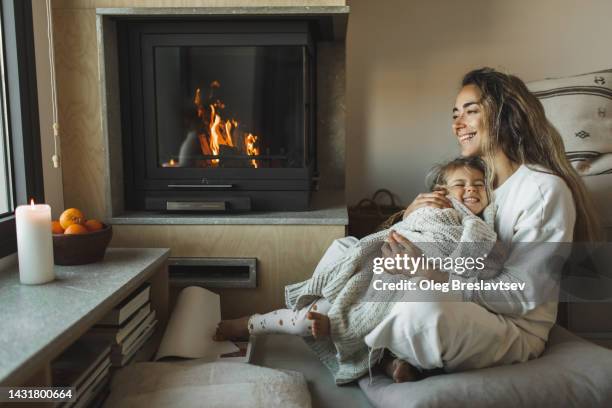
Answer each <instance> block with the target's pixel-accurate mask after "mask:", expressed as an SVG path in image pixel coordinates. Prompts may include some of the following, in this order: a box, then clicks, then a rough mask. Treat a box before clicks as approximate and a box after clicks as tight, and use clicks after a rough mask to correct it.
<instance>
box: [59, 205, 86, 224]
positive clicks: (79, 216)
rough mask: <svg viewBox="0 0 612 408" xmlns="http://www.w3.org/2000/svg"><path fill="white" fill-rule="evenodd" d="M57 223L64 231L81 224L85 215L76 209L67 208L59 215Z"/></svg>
mask: <svg viewBox="0 0 612 408" xmlns="http://www.w3.org/2000/svg"><path fill="white" fill-rule="evenodd" d="M59 222H60V224H61V225H62V228H63V229H66V228H68V227H69V226H71V225H73V224H83V223H84V222H85V215H83V213H82V212H81V210H79V209H77V208H69V209H67V210H66V211H64V212H63V213H62V215H60V219H59Z"/></svg>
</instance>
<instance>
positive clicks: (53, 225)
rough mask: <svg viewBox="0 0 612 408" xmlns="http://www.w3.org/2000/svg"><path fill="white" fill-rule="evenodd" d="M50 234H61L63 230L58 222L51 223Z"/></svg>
mask: <svg viewBox="0 0 612 408" xmlns="http://www.w3.org/2000/svg"><path fill="white" fill-rule="evenodd" d="M51 232H52V233H54V234H63V233H64V229H63V228H62V224H60V222H59V221H51Z"/></svg>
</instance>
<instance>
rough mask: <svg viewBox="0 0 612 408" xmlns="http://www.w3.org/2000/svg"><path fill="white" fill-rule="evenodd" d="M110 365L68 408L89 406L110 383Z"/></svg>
mask: <svg viewBox="0 0 612 408" xmlns="http://www.w3.org/2000/svg"><path fill="white" fill-rule="evenodd" d="M109 372H110V365H108V366H106V367H105V369H104V370H103V371H102V372H100V374H99V375H98V376H97V377H95V378H93V379H92V382H91V384H90V385H89V387H87V388H86V389H84V390H83V392H81V393H79V394H77V395H78V398H77V400H76V401H75V402H74V403H73V404H70V405H66V408H85V407H88V406H89V403H90V402H91V401H93V399H94V398H96V397H97V396H98V394H99V393H100V392H102V391H103V389H104V388H105V386H106V385H108V381H109V378H110V376H109Z"/></svg>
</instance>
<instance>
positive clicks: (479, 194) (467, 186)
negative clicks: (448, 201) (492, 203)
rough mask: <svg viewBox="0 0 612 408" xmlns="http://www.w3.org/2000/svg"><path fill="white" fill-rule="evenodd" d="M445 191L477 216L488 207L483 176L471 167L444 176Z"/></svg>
mask: <svg viewBox="0 0 612 408" xmlns="http://www.w3.org/2000/svg"><path fill="white" fill-rule="evenodd" d="M445 178H446V186H445V187H446V190H447V191H448V193H449V194H450V195H451V196H453V197H454V198H456V199H457V200H459V201H460V202H462V203H463V204H464V205H465V206H466V207H467V208H468V209H469V210H470V211H472V212H473V213H474V214H476V215H479V214H480V213H481V212H482V211H483V210H484V209H485V208H486V207H487V205H489V199H488V197H487V189H486V188H485V179H484V178H485V176H484V174H483V173H482V172H481V171H479V170H477V169H474V168H472V167H460V168H457V169H455V170H451V171H449V172H448V174H447V175H446V177H445Z"/></svg>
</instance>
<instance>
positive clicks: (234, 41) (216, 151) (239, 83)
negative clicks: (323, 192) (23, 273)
mask: <svg viewBox="0 0 612 408" xmlns="http://www.w3.org/2000/svg"><path fill="white" fill-rule="evenodd" d="M313 35H316V30H315V29H313V27H312V23H311V22H310V23H309V22H307V21H274V20H271V21H198V20H193V19H192V20H186V21H177V20H168V19H165V20H157V21H156V20H142V19H128V20H125V21H120V22H118V24H117V38H118V44H119V47H118V51H119V53H118V58H119V81H120V82H119V84H120V87H119V88H120V102H121V133H122V142H123V169H124V186H125V191H124V194H125V208H126V209H127V210H158V211H159V210H163V211H249V210H305V209H308V206H309V201H310V192H311V190H312V188H313V180H314V179H315V176H316V171H317V169H316V148H315V146H316V139H315V126H314V123H315V119H316V118H315V112H316V106H315V102H314V101H315V100H316V98H315V89H316V88H315V85H316V84H315V64H316V47H315V45H314V44H315V42H314V41H313Z"/></svg>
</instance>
